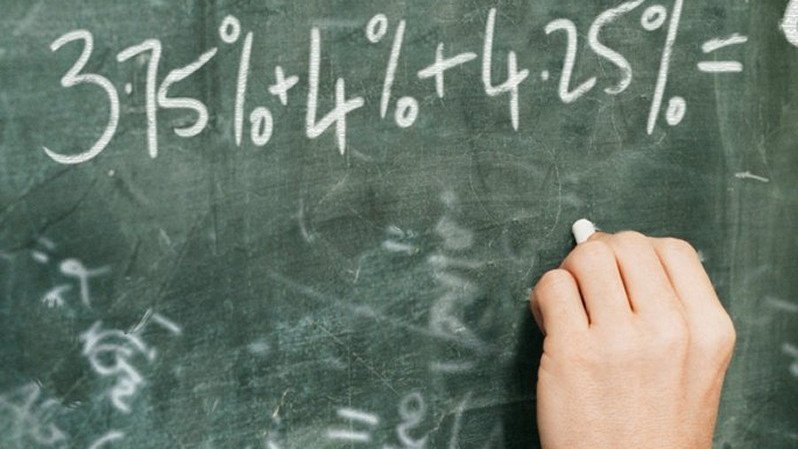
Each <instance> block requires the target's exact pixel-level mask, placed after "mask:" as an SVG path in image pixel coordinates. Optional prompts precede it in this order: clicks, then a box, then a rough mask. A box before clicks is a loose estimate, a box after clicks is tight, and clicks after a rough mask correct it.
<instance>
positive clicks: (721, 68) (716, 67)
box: [698, 33, 748, 73]
mask: <svg viewBox="0 0 798 449" xmlns="http://www.w3.org/2000/svg"><path fill="white" fill-rule="evenodd" d="M746 42H748V36H741V35H739V34H737V33H735V34H732V35H731V36H729V37H727V38H721V39H711V40H708V41H706V42H704V44H703V45H702V46H701V50H702V51H703V52H704V54H709V53H712V52H714V51H717V50H720V49H721V48H725V47H730V46H732V45H741V44H744V43H746ZM698 70H699V71H701V72H705V73H739V72H742V71H743V64H742V63H741V62H739V61H701V62H699V63H698Z"/></svg>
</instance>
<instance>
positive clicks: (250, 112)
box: [44, 0, 798, 164]
mask: <svg viewBox="0 0 798 449" xmlns="http://www.w3.org/2000/svg"><path fill="white" fill-rule="evenodd" d="M643 3H644V0H633V1H627V2H625V3H621V4H620V5H618V6H615V7H612V8H609V9H606V10H605V11H602V12H601V13H600V14H599V15H598V16H596V18H595V19H594V20H593V21H592V23H591V24H590V27H589V28H588V30H587V33H586V36H587V48H588V49H589V50H590V51H591V52H592V53H594V54H595V55H596V56H597V57H599V58H600V59H603V60H606V61H607V62H609V63H610V64H612V66H614V68H615V69H616V72H617V74H615V75H613V74H612V73H611V72H610V73H609V74H605V73H602V76H612V77H614V78H615V81H614V82H613V84H611V85H610V86H608V87H605V88H604V89H603V90H604V93H606V94H607V95H612V96H614V95H619V94H621V93H622V92H624V91H626V90H627V89H628V87H629V86H630V85H631V83H632V81H633V79H634V71H633V67H632V64H631V63H630V62H629V60H628V59H627V58H626V57H625V56H624V55H622V54H621V53H619V52H618V51H616V50H614V49H613V48H611V47H610V46H609V45H608V44H607V43H606V42H605V41H604V40H603V39H602V34H603V33H604V32H605V31H606V30H607V29H608V28H610V27H612V26H613V25H615V24H616V23H617V22H619V21H620V20H621V19H622V18H624V17H625V16H627V15H630V14H632V13H633V12H634V11H635V10H637V8H638V7H640V6H641V5H642V4H643ZM683 3H684V0H675V2H674V4H673V7H672V8H671V10H670V11H668V9H667V8H665V7H664V6H662V5H659V4H656V5H651V6H648V7H647V8H646V9H645V10H644V11H643V12H642V14H641V15H640V19H639V23H640V26H641V27H642V28H643V29H644V30H646V31H649V32H654V31H658V30H660V29H662V28H665V26H666V25H667V31H666V38H665V41H664V45H663V48H662V54H661V59H660V65H659V71H658V76H657V81H656V85H655V86H654V95H653V99H652V101H651V105H650V110H649V115H648V119H647V123H646V127H645V128H646V131H647V133H648V134H652V133H653V131H654V129H655V128H656V125H657V121H658V118H659V117H660V115H661V113H662V109H663V101H664V96H665V90H666V88H667V82H668V74H669V72H670V65H671V55H672V52H673V47H674V45H675V42H676V39H677V36H678V31H679V24H680V20H681V16H682V7H683ZM797 10H798V6H796V1H791V2H790V4H789V5H788V7H787V11H786V13H785V16H784V20H783V21H782V25H781V26H782V30H783V31H784V33H785V35H786V36H787V39H788V40H789V41H790V42H792V43H794V44H796V45H798V13H796V11H797ZM497 15H498V13H497V9H496V8H490V10H489V11H488V14H487V17H486V19H485V27H484V38H483V41H482V49H481V50H482V51H481V55H478V54H477V53H476V52H474V51H463V52H460V53H457V54H455V55H452V56H448V57H447V56H445V43H444V42H438V43H437V45H436V47H435V50H434V57H433V58H432V60H433V61H432V62H431V63H430V64H429V65H427V66H425V67H421V68H419V69H418V70H416V71H415V72H414V73H415V76H416V77H417V78H418V79H420V80H426V79H432V80H433V81H434V89H435V93H436V95H437V96H438V97H439V98H443V97H444V96H445V95H446V88H445V75H446V74H447V72H449V71H451V70H454V69H456V68H462V67H465V66H466V65H467V64H468V63H470V62H472V61H475V60H477V59H479V62H480V65H481V68H480V80H481V82H482V87H483V90H484V93H485V94H486V95H487V96H489V97H498V96H500V95H505V94H506V95H507V97H508V100H507V101H508V106H509V119H510V124H511V126H512V128H513V130H516V131H517V130H518V129H519V128H520V126H521V125H520V124H521V117H520V112H519V101H520V100H519V96H520V90H521V88H522V86H523V85H524V83H526V82H528V80H529V78H530V77H529V75H530V69H528V68H522V67H521V64H520V62H519V58H518V55H517V54H516V52H515V51H512V50H510V51H508V52H507V54H506V58H505V59H506V68H505V69H504V72H505V73H506V75H505V76H506V78H505V79H504V81H501V82H499V81H497V80H496V79H494V76H493V71H494V67H493V65H494V64H493V56H494V45H495V36H496V30H497V27H498V24H497ZM394 25H395V26H393V27H392V23H391V20H389V18H388V17H387V16H386V15H385V14H382V13H378V14H375V15H374V16H372V17H371V18H370V19H369V20H368V21H367V23H366V24H365V26H364V30H363V32H364V35H365V36H364V37H365V40H366V42H368V43H370V44H372V45H385V44H384V43H383V42H384V41H385V40H386V38H387V37H388V35H389V34H391V31H392V40H391V43H390V49H389V52H388V58H387V62H386V65H385V70H384V75H383V77H382V91H381V94H380V101H379V107H378V114H379V117H380V118H381V119H386V117H387V116H388V113H389V110H390V108H391V103H392V101H393V102H394V114H393V121H394V122H395V124H396V125H397V126H398V127H400V128H409V127H411V126H413V125H414V124H415V122H416V121H417V119H418V117H419V115H420V114H421V111H420V106H419V101H418V100H417V99H416V98H414V97H411V96H403V95H395V92H394V87H395V84H396V80H397V75H398V70H397V68H398V66H399V64H400V60H401V55H402V50H403V48H404V45H405V34H406V32H408V29H409V28H410V26H411V25H410V24H408V23H407V21H405V20H403V19H400V20H398V21H396V23H395V24H394ZM391 28H393V29H392V30H391ZM544 30H545V32H546V34H547V35H554V34H558V35H559V34H560V33H558V32H563V33H564V36H565V39H566V42H565V57H564V61H563V64H562V68H561V74H560V79H559V83H558V87H557V92H558V95H559V98H560V100H561V101H562V102H563V103H565V104H569V103H573V102H575V101H577V100H578V99H580V98H581V97H583V96H584V95H586V94H587V93H588V92H590V91H591V90H593V88H594V87H595V86H596V85H597V84H598V80H599V79H598V77H597V76H591V77H589V78H587V79H586V80H585V81H582V82H579V83H576V84H575V85H574V86H572V82H573V80H572V78H573V71H574V67H575V65H576V60H577V49H578V48H579V45H578V36H579V35H580V32H579V30H578V29H577V26H576V24H575V23H574V22H573V21H572V20H570V19H567V18H557V19H554V20H552V21H550V22H549V23H547V24H546V25H545V27H544ZM217 34H218V38H219V39H220V40H221V43H222V44H223V45H240V56H239V60H238V67H237V72H236V77H235V88H234V89H232V95H233V98H234V101H233V111H232V115H233V137H234V142H235V145H236V147H241V146H243V145H244V136H245V131H246V128H247V126H249V138H250V139H249V140H250V141H251V143H252V144H253V145H254V146H256V147H262V146H265V145H266V144H268V143H269V142H270V141H271V138H272V135H273V132H274V130H275V115H274V114H273V112H272V109H273V108H274V107H276V106H277V105H275V106H272V107H271V108H270V107H269V106H267V105H256V106H255V107H251V108H249V109H248V108H247V96H248V88H249V79H250V77H251V76H252V73H251V72H252V67H253V65H254V64H253V58H254V57H257V48H256V47H255V34H254V32H253V31H245V30H243V29H242V27H241V22H240V21H239V19H238V18H236V17H235V16H232V15H227V16H225V17H224V18H223V19H222V21H221V23H220V25H219V28H218V33H217ZM309 41H310V42H309V44H310V51H309V58H308V70H307V73H308V75H307V80H304V81H305V82H306V83H307V97H306V101H305V107H306V114H305V123H304V127H305V134H306V137H307V138H308V139H317V138H319V137H320V136H322V135H323V134H324V133H325V132H326V131H327V130H329V129H331V128H333V126H334V134H335V141H336V146H337V149H338V152H339V153H340V154H341V155H344V154H345V152H346V148H347V117H348V116H349V115H350V114H352V113H354V112H356V111H358V110H359V109H361V108H364V106H365V105H366V104H365V101H364V97H363V96H359V95H351V96H350V95H347V84H346V79H345V77H343V76H337V77H336V76H335V75H332V76H331V77H333V78H334V79H335V92H334V103H335V104H334V106H333V107H332V109H331V110H330V111H329V112H327V113H326V114H321V113H320V111H319V104H318V99H319V96H320V95H321V92H320V91H319V89H320V87H319V78H320V76H321V73H320V70H321V69H320V61H321V57H322V33H321V30H320V29H319V28H318V27H312V28H311V29H310V37H309ZM747 41H748V38H747V37H746V36H742V35H740V34H737V33H734V34H731V35H730V36H728V37H722V38H710V39H709V40H707V41H706V42H705V43H704V44H703V45H702V46H701V49H702V51H703V53H704V54H713V53H714V52H716V51H720V50H724V51H725V50H726V49H727V47H731V46H739V45H742V44H745V43H746V42H747ZM73 42H79V43H82V44H83V47H82V51H81V53H80V56H79V57H78V60H77V61H76V62H75V63H74V64H73V65H72V67H71V68H70V69H69V70H67V72H66V73H65V75H64V76H63V77H62V78H61V85H62V86H63V87H65V88H70V87H73V86H77V85H82V84H85V85H90V86H94V87H95V88H97V89H99V90H100V91H101V92H102V93H103V94H104V95H105V97H106V98H107V103H108V105H109V117H108V121H107V124H106V127H105V129H104V130H103V131H102V133H101V135H100V137H99V138H98V139H97V140H96V141H95V142H94V143H93V144H91V146H90V147H89V149H88V150H86V151H84V152H81V153H78V154H62V153H59V152H56V151H53V150H50V149H49V148H48V147H44V151H45V153H46V154H47V155H48V156H49V157H51V158H52V159H53V160H54V161H56V162H58V163H61V164H79V163H82V162H86V161H89V160H91V159H93V158H94V157H96V156H97V155H99V154H100V153H101V152H102V151H103V150H104V149H105V148H106V147H107V146H108V144H109V143H110V142H111V140H112V139H113V137H114V135H115V133H116V130H117V127H118V124H119V121H120V120H121V119H122V117H121V116H120V97H119V93H118V92H117V89H116V87H115V86H114V85H113V83H112V82H111V81H110V80H109V79H108V78H106V77H104V76H102V75H99V74H95V73H84V72H83V71H84V68H85V67H86V65H87V63H88V61H89V59H90V58H91V57H92V51H93V48H94V38H93V36H92V34H91V32H90V31H88V30H85V29H79V30H73V31H69V32H67V33H66V34H64V35H62V36H61V37H59V38H58V39H56V40H55V41H53V43H52V44H51V45H50V49H51V50H52V51H53V52H56V51H58V50H60V49H61V48H62V47H64V46H66V45H68V44H70V43H73ZM162 47H163V45H162V43H161V41H160V40H157V39H145V40H144V41H142V42H140V43H138V44H135V45H132V46H129V47H127V48H124V49H123V50H121V51H120V52H119V53H118V54H117V55H116V60H117V62H119V63H124V62H127V61H135V62H136V63H137V66H146V68H145V71H146V75H145V77H144V79H145V81H144V84H145V86H144V104H145V111H146V119H147V124H146V126H147V133H146V134H147V151H148V154H149V155H150V157H152V158H155V157H157V156H158V152H159V142H158V136H159V134H158V112H159V110H162V109H163V110H169V109H172V110H183V111H187V112H188V113H190V114H191V115H192V116H193V117H194V118H193V121H192V122H191V123H190V124H189V125H188V126H183V127H179V128H175V129H174V130H173V131H174V133H175V134H176V135H177V136H178V137H181V138H190V137H194V136H197V135H198V134H200V133H201V132H202V131H203V130H204V129H206V128H207V127H208V122H209V115H210V112H209V111H208V107H207V106H206V104H205V103H203V102H202V101H200V100H199V99H197V98H190V97H180V98H175V97H172V96H171V95H170V90H171V89H172V88H174V87H175V86H176V85H177V84H178V83H179V82H181V81H184V80H186V79H188V78H189V77H191V76H193V75H195V74H196V73H197V72H198V71H200V70H202V69H203V68H204V67H206V66H208V65H209V64H212V63H213V62H214V59H215V58H216V56H217V54H219V53H220V52H219V49H220V48H219V47H217V46H211V47H210V48H208V49H207V50H206V51H204V52H203V53H201V54H200V55H199V56H198V57H197V58H196V59H194V60H193V61H190V62H188V63H187V64H185V65H182V66H179V67H177V68H173V69H172V70H170V71H169V72H168V73H167V74H166V75H165V76H164V77H163V78H162V79H161V78H160V77H159V73H160V70H161V65H162V63H163V57H162V56H163V54H162V53H163V51H162ZM480 56H481V57H480ZM697 68H698V70H699V71H700V72H704V73H711V74H720V73H739V72H741V71H742V70H743V65H742V63H740V62H738V61H734V60H721V61H716V60H708V61H700V62H699V63H698V65H697ZM287 73H290V70H289V69H287V68H286V67H284V66H282V65H276V66H274V83H273V84H271V85H270V86H268V88H267V91H268V93H269V94H271V95H272V96H273V97H276V100H277V104H278V105H279V106H280V107H285V106H287V105H288V104H289V94H290V92H291V90H292V89H293V88H294V87H295V86H297V85H298V84H299V83H300V82H301V81H303V80H301V79H300V77H299V75H296V74H287ZM550 78H551V72H550V71H549V70H548V69H543V70H542V71H541V72H540V79H541V80H543V81H548V80H549V79H550ZM124 91H125V93H126V94H127V95H128V96H130V95H133V94H135V93H136V92H137V90H136V89H135V88H134V85H133V84H132V83H126V84H125V85H124ZM394 100H395V101H394ZM686 113H687V101H686V100H685V99H684V98H683V97H680V96H678V95H675V96H672V97H670V98H669V99H668V101H667V107H666V108H665V113H664V115H665V119H666V121H667V123H668V124H669V125H671V126H676V125H678V124H679V123H681V121H682V120H683V119H684V117H685V115H686ZM247 118H248V119H249V120H248V121H249V123H248V124H247Z"/></svg>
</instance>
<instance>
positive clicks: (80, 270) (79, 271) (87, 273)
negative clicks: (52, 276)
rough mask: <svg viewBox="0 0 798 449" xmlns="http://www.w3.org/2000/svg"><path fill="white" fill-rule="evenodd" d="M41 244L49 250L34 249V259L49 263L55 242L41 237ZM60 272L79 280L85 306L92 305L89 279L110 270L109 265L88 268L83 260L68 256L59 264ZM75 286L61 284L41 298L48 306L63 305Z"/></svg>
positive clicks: (80, 293) (79, 289)
mask: <svg viewBox="0 0 798 449" xmlns="http://www.w3.org/2000/svg"><path fill="white" fill-rule="evenodd" d="M39 244H40V245H41V246H43V247H45V248H46V250H47V251H40V250H34V251H32V252H31V256H32V257H33V260H35V261H36V262H37V263H40V264H43V265H44V264H48V263H49V262H50V260H51V255H50V254H49V253H48V252H49V251H52V250H54V249H55V247H56V246H55V244H54V243H53V242H52V241H51V240H49V239H46V238H41V239H39ZM58 269H59V272H60V273H61V274H62V275H64V276H65V277H67V278H73V279H74V280H76V281H77V287H78V288H77V290H78V293H79V296H80V301H81V303H82V304H83V305H84V306H85V307H91V292H90V288H89V281H90V280H91V279H92V278H94V277H97V276H101V275H104V274H107V273H109V272H110V269H109V267H105V266H103V267H98V268H91V269H90V268H87V267H86V266H85V265H84V264H83V262H81V261H80V260H79V259H76V258H66V259H64V260H62V261H61V262H60V263H59V264H58ZM72 289H73V286H72V285H70V284H59V285H56V286H55V287H53V288H51V289H50V290H48V291H47V292H45V294H44V295H43V296H42V298H41V302H42V303H43V304H44V305H46V306H47V307H51V308H52V307H62V306H64V305H65V304H66V297H65V295H66V294H67V293H68V292H70V291H72Z"/></svg>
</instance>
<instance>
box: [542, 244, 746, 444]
mask: <svg viewBox="0 0 798 449" xmlns="http://www.w3.org/2000/svg"><path fill="white" fill-rule="evenodd" d="M531 300H532V310H533V314H534V316H535V320H536V321H537V322H538V325H539V326H540V328H541V330H543V332H544V334H545V339H544V342H543V355H542V358H541V361H540V369H539V372H538V383H537V421H538V430H539V433H540V440H541V445H542V447H543V448H544V449H614V448H618V449H648V448H662V449H709V448H711V447H712V434H713V431H714V427H715V420H716V418H717V411H718V404H719V400H720V391H721V387H722V385H723V378H724V375H725V373H726V368H727V367H728V365H729V361H730V359H731V355H732V350H733V347H734V341H735V332H734V327H733V325H732V322H731V319H730V318H729V316H728V314H727V313H726V311H725V310H724V309H723V306H722V305H721V303H720V301H719V300H718V298H717V296H716V295H715V290H714V288H713V287H712V283H711V282H710V280H709V277H708V276H707V274H706V272H705V271H704V268H703V266H702V265H701V262H700V260H699V258H698V255H697V253H696V251H695V250H694V249H693V248H692V247H691V246H690V245H689V244H687V243H686V242H684V241H681V240H677V239H672V238H664V239H662V238H649V237H646V236H644V235H642V234H639V233H636V232H621V233H618V234H604V233H597V234H594V235H593V236H592V237H591V238H590V240H588V241H587V242H585V243H582V244H579V245H577V247H576V248H575V249H574V250H573V251H572V252H571V253H570V254H569V255H568V257H567V258H566V259H565V261H564V262H563V263H562V265H561V267H560V268H559V269H555V270H552V271H549V272H547V273H546V274H544V275H543V277H542V278H541V279H540V281H539V282H538V284H537V285H536V286H535V289H534V290H533V293H532V298H531Z"/></svg>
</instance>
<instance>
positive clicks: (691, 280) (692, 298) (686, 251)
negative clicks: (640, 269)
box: [651, 238, 720, 310]
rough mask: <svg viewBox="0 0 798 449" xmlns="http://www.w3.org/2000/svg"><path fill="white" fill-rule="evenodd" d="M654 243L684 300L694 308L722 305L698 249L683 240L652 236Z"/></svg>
mask: <svg viewBox="0 0 798 449" xmlns="http://www.w3.org/2000/svg"><path fill="white" fill-rule="evenodd" d="M651 241H652V243H653V245H652V247H653V248H654V250H655V253H656V255H657V257H658V258H659V259H660V260H661V261H662V265H663V267H664V272H665V274H666V276H668V279H669V282H670V284H672V285H673V288H674V290H675V291H676V294H677V295H678V296H679V298H680V300H681V301H682V303H683V304H684V305H685V306H686V307H689V308H691V309H692V310H700V309H704V310H709V308H711V309H715V308H717V307H720V302H719V301H718V299H717V296H716V295H715V289H714V288H713V287H712V282H711V281H710V280H709V277H708V276H707V273H706V271H704V266H703V265H702V264H701V260H699V258H698V253H697V252H696V251H695V250H694V249H693V247H692V246H690V244H689V243H687V242H685V241H684V240H678V239H674V238H652V239H651Z"/></svg>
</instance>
